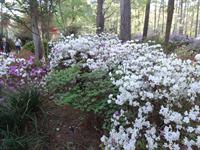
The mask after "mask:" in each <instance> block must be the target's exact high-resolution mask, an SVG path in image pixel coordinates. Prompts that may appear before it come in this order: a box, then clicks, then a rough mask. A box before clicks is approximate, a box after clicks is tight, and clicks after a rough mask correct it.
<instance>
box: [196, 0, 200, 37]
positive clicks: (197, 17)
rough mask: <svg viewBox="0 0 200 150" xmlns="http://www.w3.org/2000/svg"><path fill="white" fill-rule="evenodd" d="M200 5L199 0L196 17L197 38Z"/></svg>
mask: <svg viewBox="0 0 200 150" xmlns="http://www.w3.org/2000/svg"><path fill="white" fill-rule="evenodd" d="M199 5H200V0H198V2H197V16H196V27H195V37H197V34H198V25H199Z"/></svg>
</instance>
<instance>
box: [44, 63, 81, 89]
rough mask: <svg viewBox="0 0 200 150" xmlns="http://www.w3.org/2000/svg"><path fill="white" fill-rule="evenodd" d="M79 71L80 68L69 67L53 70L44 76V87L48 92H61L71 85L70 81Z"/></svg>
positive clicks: (74, 78) (73, 79) (72, 80)
mask: <svg viewBox="0 0 200 150" xmlns="http://www.w3.org/2000/svg"><path fill="white" fill-rule="evenodd" d="M79 73H80V68H79V67H77V66H75V67H70V68H67V69H64V70H53V71H52V72H50V73H49V74H48V75H47V76H46V77H45V79H44V80H45V89H46V91H47V92H48V93H56V92H61V91H62V90H64V89H65V90H64V91H66V89H67V88H68V87H70V86H72V82H74V81H75V80H76V77H77V76H78V74H79Z"/></svg>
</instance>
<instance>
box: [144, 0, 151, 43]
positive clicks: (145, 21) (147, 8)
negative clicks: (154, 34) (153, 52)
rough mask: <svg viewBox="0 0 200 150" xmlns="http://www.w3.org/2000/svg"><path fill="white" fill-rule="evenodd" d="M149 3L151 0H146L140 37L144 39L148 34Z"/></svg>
mask: <svg viewBox="0 0 200 150" xmlns="http://www.w3.org/2000/svg"><path fill="white" fill-rule="evenodd" d="M150 5H151V0H147V4H146V11H145V20H144V28H143V37H142V39H143V40H145V39H146V38H147V34H148V26H149V14H150Z"/></svg>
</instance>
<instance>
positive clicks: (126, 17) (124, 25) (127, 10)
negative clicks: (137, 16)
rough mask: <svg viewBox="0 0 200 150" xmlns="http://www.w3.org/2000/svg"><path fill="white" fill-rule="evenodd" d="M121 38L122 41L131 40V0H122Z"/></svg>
mask: <svg viewBox="0 0 200 150" xmlns="http://www.w3.org/2000/svg"><path fill="white" fill-rule="evenodd" d="M120 14H121V19H120V39H121V40H122V42H125V41H128V40H131V1H130V0H120Z"/></svg>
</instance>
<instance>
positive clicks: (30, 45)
mask: <svg viewBox="0 0 200 150" xmlns="http://www.w3.org/2000/svg"><path fill="white" fill-rule="evenodd" d="M22 48H23V49H24V50H28V51H31V52H32V53H34V50H35V47H34V43H33V41H29V42H27V43H25V44H24V46H23V47H22Z"/></svg>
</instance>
